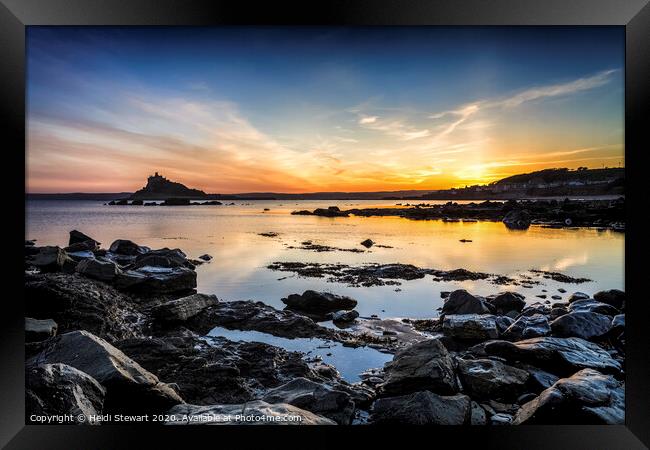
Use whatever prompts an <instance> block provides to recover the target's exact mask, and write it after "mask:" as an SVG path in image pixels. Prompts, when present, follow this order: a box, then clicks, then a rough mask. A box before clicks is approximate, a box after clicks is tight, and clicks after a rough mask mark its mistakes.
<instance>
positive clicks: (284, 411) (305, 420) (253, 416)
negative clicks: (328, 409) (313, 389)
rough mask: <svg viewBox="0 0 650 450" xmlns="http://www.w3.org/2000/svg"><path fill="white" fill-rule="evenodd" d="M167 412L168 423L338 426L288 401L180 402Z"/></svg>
mask: <svg viewBox="0 0 650 450" xmlns="http://www.w3.org/2000/svg"><path fill="white" fill-rule="evenodd" d="M167 415H169V416H171V417H170V420H169V421H167V422H166V425H336V422H334V421H333V420H330V419H327V418H325V417H322V416H319V415H316V414H314V413H311V412H309V411H305V410H304V409H300V408H297V407H295V406H292V405H288V404H286V403H276V404H273V405H271V404H268V403H266V402H263V401H261V400H255V401H252V402H247V403H245V404H241V405H210V406H198V405H178V406H175V407H173V408H172V409H170V410H169V411H168V412H167ZM202 418H210V419H211V420H207V421H206V420H202ZM213 418H220V420H219V421H215V420H212V419H213Z"/></svg>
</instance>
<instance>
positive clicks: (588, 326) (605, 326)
mask: <svg viewBox="0 0 650 450" xmlns="http://www.w3.org/2000/svg"><path fill="white" fill-rule="evenodd" d="M611 326H612V319H611V317H608V316H605V315H603V314H598V313H594V312H573V313H571V314H565V315H563V316H561V317H558V318H557V319H555V320H554V321H553V322H551V331H552V332H553V336H558V337H572V336H575V337H579V338H582V339H593V338H597V337H600V336H604V335H605V334H607V332H609V330H610V328H611Z"/></svg>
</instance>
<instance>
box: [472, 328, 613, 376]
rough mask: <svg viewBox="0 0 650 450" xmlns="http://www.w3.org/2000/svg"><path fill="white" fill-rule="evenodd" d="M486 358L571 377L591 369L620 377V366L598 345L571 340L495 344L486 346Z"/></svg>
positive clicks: (545, 338) (572, 338)
mask: <svg viewBox="0 0 650 450" xmlns="http://www.w3.org/2000/svg"><path fill="white" fill-rule="evenodd" d="M485 351H486V353H487V354H490V355H495V356H500V357H503V358H505V359H507V360H515V361H516V360H518V361H522V362H527V363H530V364H532V365H534V366H536V367H540V368H542V369H546V370H548V371H549V372H551V373H554V374H559V375H571V374H573V373H575V372H577V371H578V370H581V369H585V368H591V369H596V370H599V371H601V372H604V373H611V374H614V375H620V373H621V365H620V363H619V362H618V361H616V360H615V359H614V358H612V357H611V355H610V354H609V353H608V352H607V351H605V350H604V349H602V348H601V347H599V346H598V345H596V344H594V343H592V342H589V341H586V340H584V339H580V338H575V337H570V338H557V337H540V338H533V339H526V340H523V341H518V342H507V341H492V342H488V343H486V344H485Z"/></svg>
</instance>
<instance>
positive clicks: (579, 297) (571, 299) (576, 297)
mask: <svg viewBox="0 0 650 450" xmlns="http://www.w3.org/2000/svg"><path fill="white" fill-rule="evenodd" d="M588 298H590V297H589V294H585V293H584V292H574V293H573V294H571V295H570V296H569V300H568V301H569V303H573V302H575V301H576V300H586V299H588Z"/></svg>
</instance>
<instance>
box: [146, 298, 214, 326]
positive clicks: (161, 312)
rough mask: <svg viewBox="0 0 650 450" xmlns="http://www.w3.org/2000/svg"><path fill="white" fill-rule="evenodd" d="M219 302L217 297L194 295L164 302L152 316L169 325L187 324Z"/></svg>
mask: <svg viewBox="0 0 650 450" xmlns="http://www.w3.org/2000/svg"><path fill="white" fill-rule="evenodd" d="M218 302H219V301H218V299H217V296H216V295H206V294H192V295H189V296H187V297H181V298H178V299H175V300H168V301H166V302H163V303H161V304H159V305H157V306H156V307H155V308H153V310H152V314H153V316H154V317H155V318H156V319H158V320H159V321H161V322H164V323H167V324H169V323H175V322H176V323H177V322H185V321H187V320H188V319H190V318H192V317H194V316H196V315H197V314H199V313H200V312H202V311H203V310H205V309H206V308H208V307H210V306H214V305H216V304H217V303H218Z"/></svg>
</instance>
